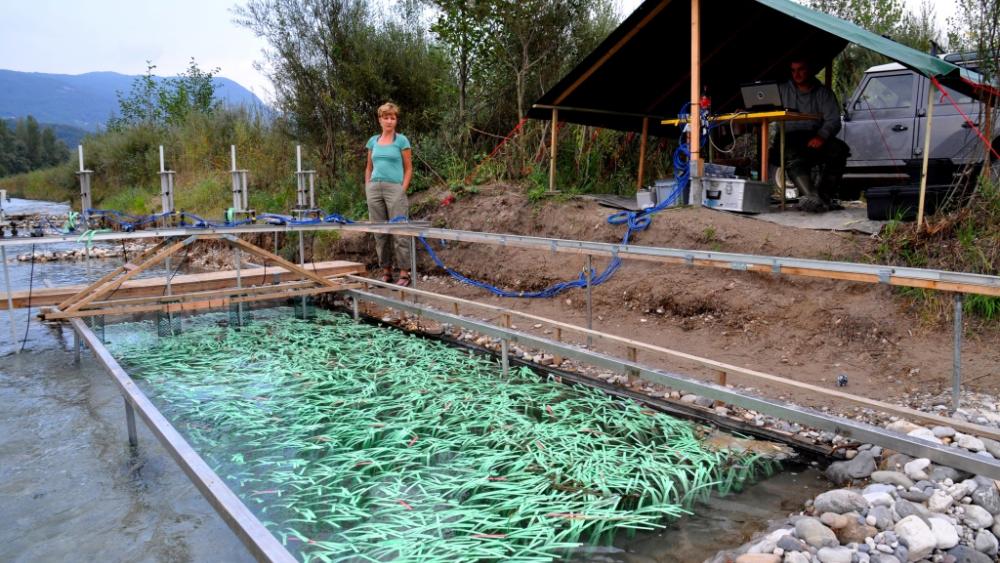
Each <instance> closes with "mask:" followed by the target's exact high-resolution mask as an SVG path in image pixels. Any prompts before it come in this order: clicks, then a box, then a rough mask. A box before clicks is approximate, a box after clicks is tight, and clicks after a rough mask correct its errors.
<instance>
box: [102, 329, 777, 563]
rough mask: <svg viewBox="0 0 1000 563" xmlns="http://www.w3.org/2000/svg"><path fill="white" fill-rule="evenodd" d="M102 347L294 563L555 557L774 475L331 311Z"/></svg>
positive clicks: (743, 458) (560, 389) (590, 401)
mask: <svg viewBox="0 0 1000 563" xmlns="http://www.w3.org/2000/svg"><path fill="white" fill-rule="evenodd" d="M111 349H112V352H113V353H114V354H115V355H116V356H117V357H118V358H119V360H121V362H122V363H123V364H124V365H125V366H126V368H127V369H128V370H129V372H130V373H132V374H133V376H134V377H136V378H137V379H140V380H142V381H143V382H144V383H143V386H144V387H145V388H146V389H147V391H148V392H149V393H150V395H151V397H152V398H153V400H154V401H155V402H156V403H157V404H158V406H159V407H160V408H161V409H162V410H163V412H164V414H166V415H167V416H168V418H170V419H171V420H172V421H173V423H174V425H175V426H177V428H178V429H179V430H180V431H181V432H182V433H184V434H185V435H186V436H187V437H188V439H189V440H190V441H191V442H192V445H193V446H194V447H195V449H196V450H197V451H199V452H200V453H201V455H202V456H203V457H204V458H205V459H206V461H208V463H209V464H211V465H212V466H213V467H214V468H215V470H216V471H217V472H218V473H219V474H220V475H222V476H223V477H224V478H225V479H226V481H227V483H228V484H229V486H230V487H232V488H233V489H234V490H235V491H237V493H238V494H239V495H240V496H241V498H242V499H243V500H244V502H246V503H247V504H248V505H249V506H251V508H253V509H254V510H255V511H256V512H257V513H258V515H259V516H260V517H261V519H262V520H263V521H264V523H265V524H266V525H267V526H268V528H269V529H270V530H271V531H272V532H273V533H275V534H276V535H277V536H278V537H279V538H280V539H281V540H282V541H283V542H284V543H285V545H286V546H288V547H289V549H290V550H291V551H292V552H293V553H296V554H297V555H298V556H300V557H301V558H302V559H303V560H304V561H313V560H318V561H385V560H393V561H486V560H504V561H513V560H516V561H551V560H553V559H556V558H558V557H560V556H563V555H565V554H566V553H567V550H570V549H571V548H573V547H575V546H577V545H579V544H580V543H581V542H591V543H598V542H610V541H612V540H613V538H614V537H615V535H616V534H618V533H621V532H622V531H623V530H624V531H628V532H634V531H635V530H650V529H654V528H657V527H661V526H663V525H664V523H666V522H668V521H669V520H670V519H672V518H677V517H680V516H682V515H683V514H685V513H687V510H686V507H689V506H690V505H691V503H692V502H694V500H696V499H698V498H700V497H702V496H704V495H706V494H708V493H709V492H710V491H713V490H714V491H720V492H722V493H725V492H728V490H730V489H732V488H737V487H739V486H740V485H741V484H742V483H743V482H744V481H746V480H747V479H750V478H752V477H753V475H754V473H755V472H757V471H760V470H764V471H768V472H769V471H771V469H772V466H771V462H769V461H768V460H765V459H762V458H759V457H757V456H756V455H754V454H747V453H735V452H729V451H716V450H713V449H710V448H707V447H705V446H704V445H703V444H702V440H701V438H700V436H701V430H702V428H700V427H698V426H696V425H693V424H691V423H689V422H685V421H680V420H677V419H674V418H671V417H669V416H666V415H664V414H661V413H658V412H655V411H652V410H649V409H646V408H643V407H641V406H640V405H638V404H636V403H634V402H632V401H628V400H621V399H614V398H611V397H608V396H607V395H605V394H603V393H601V392H600V391H597V390H594V389H588V388H584V387H572V388H571V387H568V386H565V385H561V384H557V383H551V382H546V381H542V380H540V379H539V378H538V377H537V375H535V374H534V373H532V372H531V371H530V370H527V369H515V370H512V371H511V373H510V375H508V376H507V377H502V376H501V373H500V370H499V368H498V366H497V365H495V364H493V363H491V362H490V361H488V360H487V359H485V358H483V357H480V356H474V355H470V354H469V353H466V352H464V351H461V350H458V349H456V348H452V347H449V346H447V345H445V344H442V343H436V342H430V341H427V340H425V339H420V338H416V337H413V336H408V335H406V334H404V333H401V332H399V331H395V330H388V329H384V328H378V327H373V326H368V325H364V324H358V323H355V322H353V321H352V320H351V319H350V318H349V317H348V316H346V315H339V314H332V313H328V312H325V311H324V312H320V314H319V317H318V318H317V319H315V320H312V321H303V320H297V319H291V318H271V319H267V320H261V321H255V322H254V323H253V324H251V325H249V326H246V327H243V328H241V329H239V330H235V329H229V328H226V327H220V326H204V327H202V328H197V329H194V330H190V329H189V330H188V331H187V332H185V333H183V334H181V335H179V336H174V337H169V338H163V339H158V340H151V339H131V340H129V341H128V342H119V343H117V344H113V345H112V346H111Z"/></svg>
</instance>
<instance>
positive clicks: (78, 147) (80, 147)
mask: <svg viewBox="0 0 1000 563" xmlns="http://www.w3.org/2000/svg"><path fill="white" fill-rule="evenodd" d="M76 149H77V152H79V154H80V172H83V145H77V146H76ZM161 160H162V157H161ZM160 166H161V167H162V166H163V165H162V164H161V165H160Z"/></svg>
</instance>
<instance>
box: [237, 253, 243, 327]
mask: <svg viewBox="0 0 1000 563" xmlns="http://www.w3.org/2000/svg"><path fill="white" fill-rule="evenodd" d="M235 250H236V252H235V259H236V289H242V288H243V273H242V266H243V252H242V251H241V250H240V249H239V248H237V249H235ZM236 324H238V325H239V326H243V303H242V302H241V303H237V304H236Z"/></svg>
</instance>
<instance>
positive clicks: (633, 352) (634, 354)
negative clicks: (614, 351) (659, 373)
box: [625, 346, 639, 383]
mask: <svg viewBox="0 0 1000 563" xmlns="http://www.w3.org/2000/svg"><path fill="white" fill-rule="evenodd" d="M625 350H626V351H627V352H628V361H630V362H635V361H637V358H638V357H639V350H637V349H636V348H635V347H634V346H628V347H627V348H625ZM626 375H627V376H628V382H629V383H633V382H635V380H636V379H638V378H639V372H638V371H637V370H636V369H635V368H628V370H627V371H626Z"/></svg>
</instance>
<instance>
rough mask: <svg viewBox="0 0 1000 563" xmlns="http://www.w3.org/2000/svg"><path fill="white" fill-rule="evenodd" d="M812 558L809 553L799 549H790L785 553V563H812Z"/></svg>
mask: <svg viewBox="0 0 1000 563" xmlns="http://www.w3.org/2000/svg"><path fill="white" fill-rule="evenodd" d="M811 562H812V558H810V557H809V556H808V555H807V554H805V553H801V552H798V551H790V552H786V553H785V560H784V562H783V563H811Z"/></svg>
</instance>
